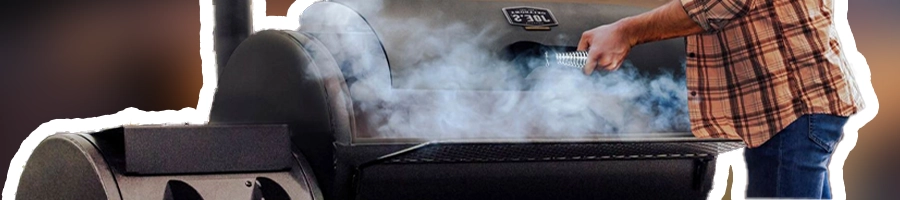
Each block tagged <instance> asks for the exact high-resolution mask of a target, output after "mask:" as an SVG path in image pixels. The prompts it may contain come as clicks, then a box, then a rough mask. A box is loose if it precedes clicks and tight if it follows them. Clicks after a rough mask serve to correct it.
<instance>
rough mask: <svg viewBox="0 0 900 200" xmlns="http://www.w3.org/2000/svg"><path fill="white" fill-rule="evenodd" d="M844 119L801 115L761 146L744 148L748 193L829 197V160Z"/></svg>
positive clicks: (768, 196)
mask: <svg viewBox="0 0 900 200" xmlns="http://www.w3.org/2000/svg"><path fill="white" fill-rule="evenodd" d="M847 119H848V118H847V117H841V116H835V115H825V114H813V115H804V116H802V117H800V118H798V119H797V120H796V121H794V122H793V123H791V124H790V125H788V127H787V128H785V129H784V130H782V131H781V132H779V133H778V134H776V135H775V136H773V137H772V139H770V140H769V141H766V142H765V143H763V144H762V145H761V146H759V147H756V148H748V149H744V159H745V161H747V172H748V177H747V179H748V180H747V182H748V183H747V197H748V198H760V197H762V198H804V199H831V190H830V188H829V184H828V163H829V162H830V161H831V154H832V153H833V152H834V148H835V146H836V145H837V143H838V141H840V140H841V137H842V136H843V135H844V134H843V127H844V124H846V123H847Z"/></svg>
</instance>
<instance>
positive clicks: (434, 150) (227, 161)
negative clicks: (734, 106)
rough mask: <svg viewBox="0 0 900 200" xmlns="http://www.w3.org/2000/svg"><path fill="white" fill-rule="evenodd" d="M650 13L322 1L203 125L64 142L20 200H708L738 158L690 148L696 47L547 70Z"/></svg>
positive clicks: (48, 153) (653, 47) (246, 70)
mask: <svg viewBox="0 0 900 200" xmlns="http://www.w3.org/2000/svg"><path fill="white" fill-rule="evenodd" d="M222 5H226V4H222ZM227 5H234V4H227ZM244 6H246V5H244ZM230 10H244V9H230ZM646 10H647V9H645V8H641V7H633V6H629V5H619V4H600V3H574V2H571V1H566V2H552V1H549V0H546V1H527V2H516V1H490V0H488V1H474V0H473V1H469V0H455V1H412V0H378V1H370V0H333V1H324V2H317V3H315V4H313V5H311V6H310V7H309V8H308V9H307V10H306V11H304V13H303V16H302V17H301V19H300V21H301V27H300V28H299V29H298V30H296V31H284V30H265V31H260V32H257V33H254V34H253V35H251V36H249V37H247V38H246V40H243V42H241V44H240V45H239V46H237V47H236V48H235V49H234V51H233V52H230V54H220V56H223V55H224V56H226V57H224V58H220V59H219V60H227V61H228V62H227V64H226V65H224V66H220V68H219V74H218V75H219V76H218V77H219V83H218V89H217V91H216V94H215V97H214V102H213V105H212V106H213V107H212V112H211V114H210V122H209V124H208V125H203V126H139V127H122V128H117V129H111V130H105V131H101V132H97V133H89V134H58V135H54V136H51V137H49V138H47V139H46V140H45V141H44V142H43V143H41V145H39V147H38V148H37V149H36V150H35V151H34V154H33V155H32V157H31V158H30V159H29V161H28V163H27V167H26V169H25V172H24V173H23V176H22V178H21V180H22V181H21V183H20V184H19V188H18V195H17V199H71V198H76V199H392V200H393V199H705V198H706V197H707V193H708V192H709V190H710V189H711V187H712V179H713V177H712V176H713V172H714V171H715V169H714V167H715V161H716V160H715V159H716V156H717V155H718V154H720V153H723V152H727V151H731V150H734V149H737V148H740V147H742V146H743V143H742V142H740V141H738V140H723V139H696V138H693V136H692V134H691V133H690V131H689V126H687V125H688V124H686V123H687V114H686V107H685V105H686V104H685V103H686V99H685V98H683V94H682V93H686V92H684V91H683V90H684V85H683V81H684V68H683V67H684V65H683V64H684V43H683V40H681V39H673V40H666V41H660V42H654V43H649V44H644V45H640V46H637V47H635V48H634V49H633V51H632V52H631V54H629V56H628V62H627V65H628V66H623V69H622V70H621V71H623V72H609V73H607V74H600V75H596V74H595V75H593V76H584V75H581V73H580V70H578V69H572V68H565V67H558V68H557V67H554V66H553V65H552V64H551V63H548V62H547V59H544V58H541V55H542V54H544V52H545V51H556V52H566V51H573V50H574V46H575V45H577V42H578V39H579V38H580V34H581V32H582V31H584V30H588V29H590V28H592V27H594V26H598V25H601V24H607V23H611V22H613V21H615V20H617V19H620V18H622V17H626V16H630V15H636V14H639V13H641V12H644V11H646ZM518 14H524V15H529V16H530V18H531V19H533V20H535V19H537V21H536V22H526V21H516V20H521V19H519V18H521V17H523V16H514V15H518ZM223 22H225V21H219V22H217V23H223ZM245 23H246V22H245ZM228 27H245V28H247V27H246V26H240V25H231V26H228ZM231 32H241V31H234V30H232V31H231ZM229 33H230V32H229ZM238 35H239V34H238ZM232 39H234V38H232ZM239 39H240V38H239ZM234 41H235V40H222V42H234ZM217 42H219V41H217ZM229 44H230V43H229ZM228 47H230V46H229V45H226V46H223V48H228ZM542 61H543V62H544V63H540V62H542ZM434 74H437V75H434ZM622 77H628V78H622ZM612 79H615V80H619V82H627V83H629V84H618V83H608V82H602V80H612ZM579 81H581V82H579ZM679 82H681V83H682V84H679ZM568 83H581V84H583V83H588V85H592V86H590V87H585V88H582V87H573V86H571V85H579V84H568ZM617 84H618V85H617ZM610 85H612V86H615V87H612V86H610ZM611 88H612V89H611ZM642 88H643V89H642ZM646 88H650V89H646ZM616 89H618V90H616ZM623 90H624V91H623ZM632 90H635V91H639V92H634V91H632ZM47 191H51V192H47Z"/></svg>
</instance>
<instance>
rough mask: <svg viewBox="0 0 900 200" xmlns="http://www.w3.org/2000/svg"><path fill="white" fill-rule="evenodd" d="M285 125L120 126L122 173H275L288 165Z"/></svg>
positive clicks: (288, 146) (289, 146)
mask: <svg viewBox="0 0 900 200" xmlns="http://www.w3.org/2000/svg"><path fill="white" fill-rule="evenodd" d="M289 136H290V132H289V130H288V127H287V126H286V125H255V126H249V125H243V126H234V125H232V126H226V125H218V126H134V127H125V129H124V143H125V146H124V147H125V169H126V170H127V172H128V173H135V174H187V173H224V172H247V171H278V170H284V169H288V168H290V166H292V161H293V159H292V156H291V143H290V137H289Z"/></svg>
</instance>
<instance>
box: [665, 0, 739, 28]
mask: <svg viewBox="0 0 900 200" xmlns="http://www.w3.org/2000/svg"><path fill="white" fill-rule="evenodd" d="M750 1H752V0H681V5H682V7H684V11H685V12H687V14H688V16H689V17H691V19H693V20H694V21H695V22H697V24H699V25H700V27H703V30H706V31H711V30H719V29H722V28H724V27H725V25H727V24H728V23H729V22H731V21H732V20H733V19H735V18H738V17H741V16H743V15H745V14H746V13H747V12H748V11H749V10H750V4H749V3H750Z"/></svg>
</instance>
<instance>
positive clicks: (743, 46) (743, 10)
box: [681, 0, 864, 148]
mask: <svg viewBox="0 0 900 200" xmlns="http://www.w3.org/2000/svg"><path fill="white" fill-rule="evenodd" d="M681 2H682V5H683V7H684V9H685V11H686V12H687V14H688V15H689V16H690V17H691V18H692V19H693V20H694V21H696V22H697V23H698V24H699V25H700V26H701V27H703V29H705V30H706V32H704V33H702V34H698V35H693V36H688V37H686V38H685V40H686V42H687V52H688V58H687V86H688V92H689V94H688V110H689V113H690V118H691V131H692V132H693V134H694V135H695V136H697V137H700V138H733V139H738V138H740V139H742V140H743V141H744V142H745V143H746V144H747V146H748V147H750V148H753V147H758V146H759V145H762V144H763V143H765V142H766V141H767V140H769V138H771V137H772V136H774V135H775V134H776V133H778V132H780V131H781V130H782V129H784V128H785V127H787V126H788V125H789V124H790V123H792V122H793V121H794V120H796V119H797V118H798V117H800V116H802V115H804V114H814V113H815V114H834V115H840V116H850V115H852V114H854V113H856V112H857V111H858V110H859V109H861V108H863V106H864V104H863V101H862V95H860V94H859V89H858V87H857V86H856V82H855V80H854V79H853V75H852V72H851V71H850V69H849V68H848V67H849V64H848V62H847V61H846V59H845V56H844V55H843V54H842V52H841V44H840V43H838V38H837V36H838V35H837V30H836V29H835V27H834V25H833V21H832V19H831V18H832V15H831V4H832V2H831V0H681Z"/></svg>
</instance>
